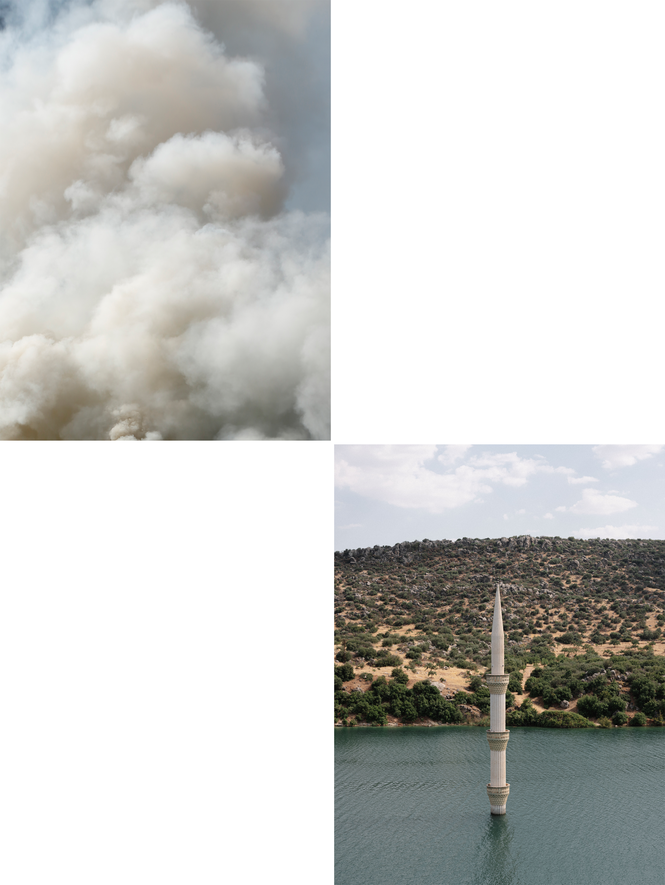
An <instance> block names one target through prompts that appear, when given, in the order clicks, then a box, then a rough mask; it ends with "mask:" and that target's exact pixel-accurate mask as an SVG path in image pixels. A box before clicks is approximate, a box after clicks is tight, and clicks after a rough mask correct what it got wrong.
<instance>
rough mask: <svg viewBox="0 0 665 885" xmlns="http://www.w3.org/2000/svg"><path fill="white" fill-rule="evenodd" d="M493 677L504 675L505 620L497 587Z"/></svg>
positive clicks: (493, 625)
mask: <svg viewBox="0 0 665 885" xmlns="http://www.w3.org/2000/svg"><path fill="white" fill-rule="evenodd" d="M492 675H493V676H501V675H503V618H502V617H501V593H500V591H499V585H498V584H497V585H496V598H495V600H494V620H493V621H492Z"/></svg>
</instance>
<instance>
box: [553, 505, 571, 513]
mask: <svg viewBox="0 0 665 885" xmlns="http://www.w3.org/2000/svg"><path fill="white" fill-rule="evenodd" d="M554 509H555V510H556V511H557V513H565V511H566V510H567V509H568V508H567V507H563V506H561V507H555V508H554Z"/></svg>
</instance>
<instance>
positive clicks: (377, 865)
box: [335, 727, 665, 885]
mask: <svg viewBox="0 0 665 885" xmlns="http://www.w3.org/2000/svg"><path fill="white" fill-rule="evenodd" d="M489 770H490V755H489V746H488V743H487V738H486V735H485V729H483V728H465V727H437V728H434V727H432V728H414V727H412V728H345V729H336V730H335V885H411V883H414V885H615V883H616V885H633V883H634V885H665V728H663V729H659V728H614V729H594V730H593V731H592V730H584V729H579V730H578V729H571V730H567V729H547V728H511V729H510V741H509V743H508V749H507V754H506V771H507V780H508V782H509V783H510V796H509V797H508V804H507V813H506V814H505V815H503V816H500V817H494V816H492V815H490V811H489V800H488V798H487V793H486V791H485V785H486V784H487V782H488V781H489Z"/></svg>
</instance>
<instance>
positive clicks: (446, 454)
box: [437, 446, 471, 467]
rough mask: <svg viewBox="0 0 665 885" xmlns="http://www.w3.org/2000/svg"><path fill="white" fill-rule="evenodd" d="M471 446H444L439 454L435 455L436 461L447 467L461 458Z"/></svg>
mask: <svg viewBox="0 0 665 885" xmlns="http://www.w3.org/2000/svg"><path fill="white" fill-rule="evenodd" d="M470 448H471V446H445V448H444V450H443V451H442V452H441V454H440V455H437V461H440V462H441V464H443V465H445V466H446V467H448V466H449V465H451V464H454V463H455V461H457V460H459V459H460V458H463V457H464V455H465V454H466V453H467V452H468V450H469V449H470Z"/></svg>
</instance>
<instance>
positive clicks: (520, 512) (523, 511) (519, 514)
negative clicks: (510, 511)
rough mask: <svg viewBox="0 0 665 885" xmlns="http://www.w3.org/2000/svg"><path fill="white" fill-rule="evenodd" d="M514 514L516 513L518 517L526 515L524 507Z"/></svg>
mask: <svg viewBox="0 0 665 885" xmlns="http://www.w3.org/2000/svg"><path fill="white" fill-rule="evenodd" d="M515 513H516V514H517V515H518V516H522V515H523V514H524V513H526V510H525V509H524V507H522V509H521V510H516V511H515Z"/></svg>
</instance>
